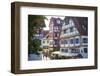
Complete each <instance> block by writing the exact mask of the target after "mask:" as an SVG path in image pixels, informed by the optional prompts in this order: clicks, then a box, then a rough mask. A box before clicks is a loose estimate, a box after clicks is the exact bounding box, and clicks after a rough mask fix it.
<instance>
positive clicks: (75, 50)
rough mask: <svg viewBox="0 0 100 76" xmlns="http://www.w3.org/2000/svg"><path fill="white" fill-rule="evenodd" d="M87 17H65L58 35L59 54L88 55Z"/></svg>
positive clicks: (83, 56)
mask: <svg viewBox="0 0 100 76" xmlns="http://www.w3.org/2000/svg"><path fill="white" fill-rule="evenodd" d="M87 21H88V19H87V18H86V17H65V19H64V21H63V25H62V29H61V35H60V55H62V56H69V57H75V56H78V57H79V58H87V57H88V33H87V31H88V30H87V29H88V23H87Z"/></svg>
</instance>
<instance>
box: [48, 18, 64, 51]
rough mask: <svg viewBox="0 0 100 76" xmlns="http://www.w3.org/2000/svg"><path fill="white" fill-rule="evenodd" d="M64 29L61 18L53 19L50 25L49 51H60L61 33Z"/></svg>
mask: <svg viewBox="0 0 100 76" xmlns="http://www.w3.org/2000/svg"><path fill="white" fill-rule="evenodd" d="M61 27H62V20H61V19H60V18H53V17H52V18H51V19H50V23H49V41H50V46H49V49H50V50H53V51H59V50H60V43H59V42H60V32H61Z"/></svg>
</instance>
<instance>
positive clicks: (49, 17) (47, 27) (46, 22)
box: [43, 16, 64, 30]
mask: <svg viewBox="0 0 100 76" xmlns="http://www.w3.org/2000/svg"><path fill="white" fill-rule="evenodd" d="M45 17H46V18H47V19H45V24H46V27H44V28H43V29H44V30H49V22H50V19H51V17H54V18H58V17H59V18H61V19H62V20H63V19H64V16H45Z"/></svg>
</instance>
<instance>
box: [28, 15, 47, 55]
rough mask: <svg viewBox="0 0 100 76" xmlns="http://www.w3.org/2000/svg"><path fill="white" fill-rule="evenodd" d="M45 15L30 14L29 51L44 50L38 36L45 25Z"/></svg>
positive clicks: (36, 52)
mask: <svg viewBox="0 0 100 76" xmlns="http://www.w3.org/2000/svg"><path fill="white" fill-rule="evenodd" d="M44 19H46V17H45V16H41V15H28V52H29V53H35V54H38V52H39V51H41V50H42V48H41V47H40V46H41V40H40V39H37V38H36V35H37V34H39V31H40V29H42V28H43V27H45V22H44Z"/></svg>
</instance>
